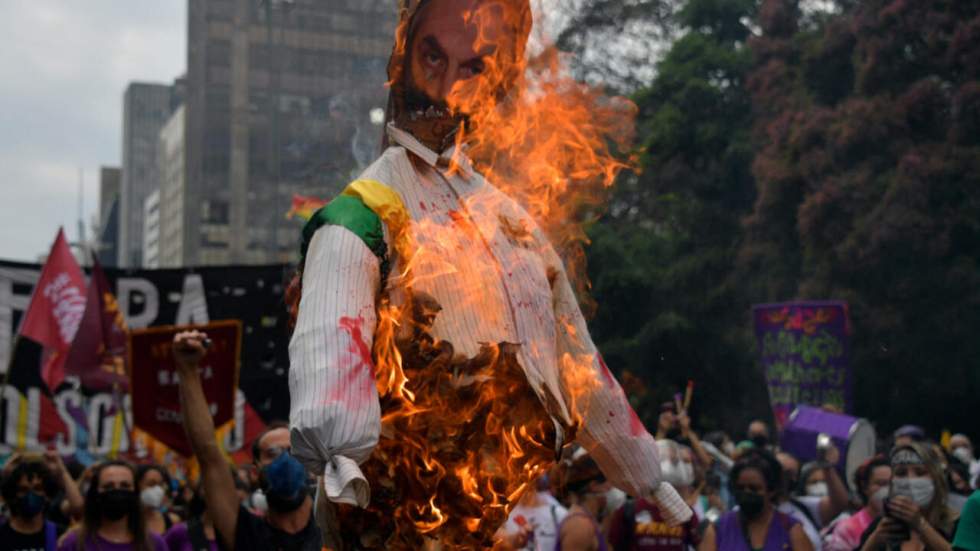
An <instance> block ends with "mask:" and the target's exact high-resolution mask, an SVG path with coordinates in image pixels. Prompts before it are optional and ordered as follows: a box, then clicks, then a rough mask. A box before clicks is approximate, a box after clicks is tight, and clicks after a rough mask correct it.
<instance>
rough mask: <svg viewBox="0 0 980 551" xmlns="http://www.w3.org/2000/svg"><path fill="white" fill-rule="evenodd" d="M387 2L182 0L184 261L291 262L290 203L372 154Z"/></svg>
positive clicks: (387, 38) (348, 174) (344, 175)
mask: <svg viewBox="0 0 980 551" xmlns="http://www.w3.org/2000/svg"><path fill="white" fill-rule="evenodd" d="M395 4H396V2H395V1H394V0H221V1H219V0H189V6H188V17H189V24H188V32H189V36H188V66H187V69H188V70H187V101H186V109H187V111H186V114H185V121H186V134H185V137H186V143H185V151H186V158H185V164H186V187H185V193H186V197H185V201H184V204H185V205H187V206H188V208H187V209H185V212H184V225H183V231H184V236H185V237H184V240H183V246H184V250H183V253H182V256H183V259H184V263H185V264H191V265H194V264H196V265H207V264H212V265H213V264H229V263H230V264H259V263H273V262H287V261H290V260H294V259H295V258H296V257H297V252H298V251H297V248H298V247H297V244H298V241H299V233H300V228H301V223H300V222H298V221H287V220H285V213H286V211H287V210H288V209H289V206H290V200H291V197H292V195H293V194H295V193H299V194H303V195H310V196H316V197H323V198H329V197H332V196H333V195H335V194H336V193H338V192H339V190H340V189H342V188H343V186H344V185H346V183H347V182H349V181H350V179H351V178H352V176H353V175H355V174H356V172H357V171H358V170H359V169H360V168H362V167H363V166H364V165H366V163H368V162H370V161H371V160H372V158H373V156H374V155H375V154H376V153H377V151H378V147H379V144H380V140H381V126H380V125H379V124H378V122H377V119H378V112H379V110H380V109H383V107H384V105H385V100H386V97H387V92H386V90H385V88H384V82H385V79H386V76H385V67H386V64H387V60H388V56H389V54H390V52H391V45H392V40H393V35H394V26H395V19H396V18H395V16H396V8H395ZM372 112H373V113H374V115H375V116H374V118H373V121H372Z"/></svg>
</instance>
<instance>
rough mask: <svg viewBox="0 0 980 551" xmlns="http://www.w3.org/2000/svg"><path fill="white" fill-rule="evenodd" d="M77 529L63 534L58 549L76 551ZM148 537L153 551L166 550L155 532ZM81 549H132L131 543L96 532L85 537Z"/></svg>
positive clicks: (106, 550)
mask: <svg viewBox="0 0 980 551" xmlns="http://www.w3.org/2000/svg"><path fill="white" fill-rule="evenodd" d="M78 535H79V532H78V530H74V531H72V532H71V533H69V534H68V535H67V536H65V539H64V540H62V541H61V544H60V545H58V551H78ZM147 538H149V539H150V543H151V544H152V549H153V551H167V544H166V543H165V542H164V541H163V538H162V537H161V536H159V535H157V534H152V533H151V534H147ZM82 549H83V551H133V544H132V543H114V542H111V541H109V540H107V539H105V538H103V537H102V536H100V535H98V534H96V535H94V536H91V537H88V538H85V545H84V546H83V547H82Z"/></svg>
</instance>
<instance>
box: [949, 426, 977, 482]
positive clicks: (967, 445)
mask: <svg viewBox="0 0 980 551" xmlns="http://www.w3.org/2000/svg"><path fill="white" fill-rule="evenodd" d="M949 452H950V453H951V454H952V455H953V457H955V458H957V459H959V460H960V461H962V462H963V463H964V464H965V465H966V466H967V467H968V468H969V469H970V482H971V483H972V481H973V480H975V479H976V478H977V476H980V461H978V460H977V458H976V457H975V455H974V453H973V442H971V441H970V437H969V436H967V435H965V434H954V435H953V436H952V437H951V438H950V439H949ZM971 486H972V484H971Z"/></svg>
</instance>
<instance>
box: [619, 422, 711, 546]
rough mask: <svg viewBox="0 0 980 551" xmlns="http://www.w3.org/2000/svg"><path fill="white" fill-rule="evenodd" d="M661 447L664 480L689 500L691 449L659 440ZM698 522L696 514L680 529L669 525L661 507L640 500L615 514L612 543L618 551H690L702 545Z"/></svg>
mask: <svg viewBox="0 0 980 551" xmlns="http://www.w3.org/2000/svg"><path fill="white" fill-rule="evenodd" d="M657 447H658V449H659V452H660V453H659V456H660V472H661V475H662V476H663V479H664V481H665V482H667V483H669V484H670V485H672V486H673V487H674V488H675V489H676V490H677V491H678V492H679V493H680V494H681V495H682V496H684V497H687V496H686V493H690V491H691V489H692V486H693V485H694V467H693V465H692V463H691V455H690V454H691V450H690V449H689V448H687V447H685V446H681V445H679V444H678V443H676V442H674V441H673V440H658V441H657ZM685 452H686V453H685ZM685 455H686V457H685ZM698 523H699V521H698V517H697V515H694V516H692V517H691V518H690V520H688V521H687V522H686V523H684V524H682V525H680V526H668V525H667V523H666V522H665V521H664V517H663V516H662V515H661V514H660V511H659V510H658V509H657V507H656V506H655V505H654V504H653V503H651V502H650V501H649V500H646V499H644V498H642V497H640V498H638V499H636V500H631V501H629V502H627V503H626V504H624V505H623V506H622V507H620V508H619V509H617V510H616V512H615V513H613V515H612V518H611V519H610V522H609V530H608V533H609V543H610V545H611V546H612V548H613V549H614V550H615V551H686V550H687V549H690V548H693V547H696V546H697V545H698V544H699V543H700V542H701V537H700V535H699V533H698Z"/></svg>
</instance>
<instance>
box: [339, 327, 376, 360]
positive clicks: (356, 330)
mask: <svg viewBox="0 0 980 551" xmlns="http://www.w3.org/2000/svg"><path fill="white" fill-rule="evenodd" d="M339 324H340V328H341V329H343V330H345V331H347V333H348V334H349V335H350V340H351V345H350V348H349V349H348V351H349V352H350V353H351V354H354V355H355V356H357V358H358V359H359V360H361V363H360V366H359V367H361V368H363V367H368V368H369V369H371V373H372V375H373V374H374V360H373V359H372V358H371V350H370V349H369V348H368V345H367V343H366V342H365V341H364V335H363V333H361V325H363V324H364V318H362V317H361V316H358V317H357V318H349V317H346V316H344V317H342V318H340V322H339Z"/></svg>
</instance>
